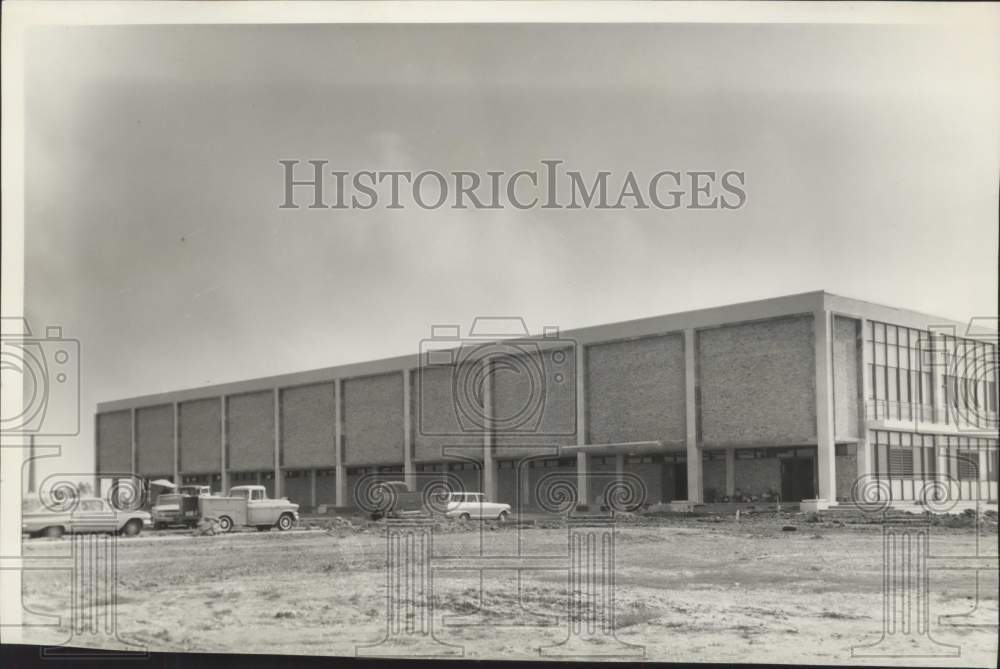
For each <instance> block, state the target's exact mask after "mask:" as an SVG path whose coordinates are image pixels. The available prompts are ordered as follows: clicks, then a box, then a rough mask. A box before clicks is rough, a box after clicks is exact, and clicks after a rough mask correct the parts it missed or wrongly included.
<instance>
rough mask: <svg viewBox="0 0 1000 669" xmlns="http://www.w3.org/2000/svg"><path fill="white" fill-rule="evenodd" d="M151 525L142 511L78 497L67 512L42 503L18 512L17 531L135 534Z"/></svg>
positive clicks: (56, 534)
mask: <svg viewBox="0 0 1000 669" xmlns="http://www.w3.org/2000/svg"><path fill="white" fill-rule="evenodd" d="M152 524H153V520H152V516H151V515H150V514H149V513H148V512H146V511H139V510H135V511H130V510H123V509H116V508H114V507H113V506H111V505H110V504H108V503H107V502H106V501H105V500H103V499H100V498H97V497H94V498H83V499H80V500H79V501H78V502H77V505H76V507H75V508H73V509H72V510H68V511H61V510H52V509H48V508H46V507H44V506H43V507H39V508H36V509H33V510H30V511H28V510H26V511H25V512H23V513H22V514H21V532H23V533H25V534H27V535H29V536H33V537H37V536H45V537H61V536H62V535H63V534H64V533H70V534H94V533H105V532H107V533H115V534H124V535H126V536H135V535H137V534H139V533H140V532H142V528H144V527H149V526H151V525H152Z"/></svg>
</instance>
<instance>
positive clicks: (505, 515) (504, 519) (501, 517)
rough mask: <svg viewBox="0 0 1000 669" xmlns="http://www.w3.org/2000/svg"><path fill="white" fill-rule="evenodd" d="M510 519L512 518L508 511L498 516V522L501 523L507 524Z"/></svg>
mask: <svg viewBox="0 0 1000 669" xmlns="http://www.w3.org/2000/svg"><path fill="white" fill-rule="evenodd" d="M509 517H510V514H509V513H507V512H506V511H501V512H500V515H498V516H497V520H499V521H500V522H501V523H506V522H507V519H508V518H509Z"/></svg>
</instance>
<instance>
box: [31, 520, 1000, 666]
mask: <svg viewBox="0 0 1000 669" xmlns="http://www.w3.org/2000/svg"><path fill="white" fill-rule="evenodd" d="M789 524H792V525H794V526H795V527H796V530H795V531H782V526H783V525H789ZM471 525H472V526H470V527H467V528H464V529H458V528H457V527H449V528H445V531H436V532H435V534H434V536H433V547H432V552H433V555H434V556H435V557H434V560H432V564H434V566H435V568H434V571H433V583H432V587H431V590H432V595H431V600H432V603H433V623H432V627H433V635H434V637H435V638H436V640H437V642H438V643H436V644H432V645H431V647H430V650H429V651H427V652H429V653H431V654H441V655H453V656H464V657H466V658H500V659H529V658H538V657H540V651H539V649H540V648H544V647H548V646H555V645H557V644H559V643H560V642H562V641H564V640H566V639H567V638H568V636H569V629H570V627H569V623H570V621H571V620H572V619H575V616H570V617H569V618H568V617H567V613H568V609H567V601H568V598H567V594H568V571H567V569H566V565H567V564H568V563H567V561H566V560H565V559H563V557H561V556H565V555H566V554H567V551H568V549H567V545H568V541H569V534H568V532H569V530H567V529H566V528H563V527H560V526H559V525H558V524H557V523H552V524H550V525H551V526H549V527H544V528H537V527H535V528H517V527H512V526H507V527H504V528H500V529H493V528H485V529H484V528H480V527H479V526H478V524H475V523H473V524H471ZM481 530H482V531H481ZM977 544H978V548H977ZM70 545H71V544H70V541H69V540H67V539H65V538H64V539H57V540H51V539H36V540H28V541H25V544H24V553H25V555H26V557H28V558H29V560H30V559H32V558H39V557H40V556H43V555H66V554H67V553H68V551H69V546H70ZM117 545H118V560H117V562H118V592H117V603H116V613H117V617H116V620H117V625H118V637H119V638H120V639H122V640H124V641H127V642H128V643H132V644H135V645H136V647H138V648H147V649H148V650H151V651H211V652H226V651H230V652H241V653H282V654H307V655H355V654H356V653H358V652H359V647H361V646H364V645H367V644H377V643H378V642H379V641H380V640H382V639H383V638H385V637H386V634H387V600H386V588H387V570H386V556H387V553H386V538H385V534H384V529H383V528H380V527H378V526H369V527H368V528H367V529H350V528H346V527H343V526H340V525H338V526H337V527H336V528H334V529H329V530H323V529H312V530H296V531H292V532H289V533H277V532H270V533H257V532H240V533H236V534H230V535H224V536H206V537H194V536H189V535H187V534H184V533H161V534H155V533H154V534H144V535H142V536H140V537H135V538H127V539H120V540H119V541H118V542H117ZM519 546H520V548H519ZM615 547H616V566H615V569H614V578H615V587H614V607H613V608H614V610H615V627H616V637H617V639H618V641H615V640H614V639H613V638H609V637H607V636H601V635H599V634H598V638H596V639H594V640H593V643H592V645H590V646H585V647H584V650H582V651H579V652H583V653H600V654H605V655H607V654H610V659H615V657H616V655H617V656H618V657H622V658H627V659H643V658H645V659H647V660H658V661H687V662H761V663H765V662H773V663H802V664H880V665H884V664H900V665H926V666H982V667H993V666H996V663H997V627H996V625H997V616H998V604H997V590H998V583H997V572H996V571H995V564H996V563H995V556H996V555H997V534H996V525H995V524H993V525H992V526H991V527H990V528H987V529H983V530H981V531H980V533H979V536H978V537H977V533H976V531H975V530H973V529H968V528H965V529H954V528H948V527H934V528H933V529H932V531H931V544H930V554H931V556H932V558H931V559H930V562H929V564H930V566H931V568H932V570H931V571H930V584H929V588H930V593H931V599H930V602H931V603H930V638H927V637H923V636H920V635H918V634H909V635H906V634H895V635H890V636H889V637H888V638H889V640H890V641H895V642H896V644H895V645H894V646H892V647H887V646H880V647H879V648H881V649H886V648H888V650H884V652H883V654H888V655H889V656H888V657H885V656H883V657H875V658H867V659H866V658H864V657H857V656H855V655H852V648H854V650H855V652H863V651H862V649H861V648H858V647H860V646H863V645H868V644H874V643H875V642H877V641H878V640H879V639H880V637H881V636H882V629H883V571H882V570H883V559H882V555H883V536H882V532H881V529H880V528H879V527H878V526H874V525H871V526H863V525H859V526H852V525H847V526H841V525H836V524H832V523H824V522H820V523H806V522H803V519H802V516H801V514H800V515H799V516H798V517H797V518H795V519H789V518H780V517H777V518H769V519H743V520H741V521H740V522H736V520H735V519H734V518H732V517H727V518H724V519H723V518H720V519H712V518H698V519H694V518H692V519H683V520H679V519H676V518H674V519H659V520H655V521H642V522H636V521H633V522H629V523H626V524H623V525H620V526H617V527H616V529H615ZM518 550H520V554H521V555H522V556H554V557H550V558H547V559H541V560H537V559H536V560H535V562H536V563H537V564H535V567H538V568H537V569H532V570H522V571H521V572H519V573H520V581H521V583H520V591H521V596H520V598H519V597H518V594H517V593H518V572H514V571H512V570H503V569H499V570H496V571H486V572H479V571H470V570H468V569H466V570H465V571H461V570H457V569H455V568H454V564H455V561H454V559H453V560H452V561H451V562H449V561H448V560H447V559H444V558H442V559H439V558H438V556H446V555H450V556H456V555H458V556H474V555H479V554H480V553H484V554H487V555H493V556H497V555H506V556H512V555H517V554H518ZM977 551H978V554H979V555H981V556H982V555H987V556H989V555H992V556H993V560H994V561H993V562H992V564H993V566H994V570H993V571H989V570H987V571H982V572H980V577H979V584H978V601H979V610H978V612H977V614H976V615H975V616H973V617H972V618H971V622H973V623H985V625H982V624H980V625H978V626H977V625H971V626H970V625H966V626H961V625H954V624H942V623H947V622H963V621H964V622H969V620H970V619H959V620H957V621H955V620H952V621H948V620H941V619H940V618H939V617H940V616H947V615H960V614H965V613H969V612H971V611H973V610H974V609H975V608H976V601H977V584H976V576H975V574H976V571H975V570H970V569H962V567H968V566H969V564H970V561H969V560H967V559H966V556H975V555H976V554H977ZM942 556H943V557H942ZM527 559H528V558H522V560H527ZM38 562H39V560H35V561H34V562H33V563H38ZM983 562H984V560H978V561H975V560H974V561H972V563H978V564H980V565H981V564H983ZM985 562H986V563H987V564H990V563H991V561H990V560H989V559H987V560H985ZM467 564H469V563H467ZM517 564H518V559H514V558H509V557H508V558H507V562H506V563H505V566H507V567H513V566H516V565H517ZM460 566H461V565H460ZM501 566H504V565H501ZM466 567H467V565H466ZM414 573H418V570H415V571H414ZM483 574H485V576H484V575H483ZM70 590H71V585H70V572H67V571H29V572H25V575H24V604H25V608H26V609H28V610H30V611H31V612H33V613H34V614H40V615H32V616H29V617H30V618H31V619H32V620H33V621H35V622H41V623H45V622H47V621H48V619H45V618H42V617H41V616H42V615H45V614H48V615H61V616H63V617H62V620H61V624H60V626H58V627H35V628H29V629H28V630H27V632H26V638H25V641H26V642H29V643H37V644H46V643H48V644H62V643H66V641H67V640H68V639H70V638H72V639H73V642H72V643H73V645H103V646H112V647H115V646H117V647H122V648H124V647H125V646H123V645H121V644H115V643H111V642H108V640H107V639H104V640H97V639H96V637H93V636H88V635H86V634H84V635H76V636H73V637H71V636H70V633H69V621H70V619H69V618H68V612H69V611H70V608H69V606H70V600H69V593H70ZM481 592H482V593H484V595H483V597H482V600H481V597H480V593H481ZM401 597H402V598H403V599H404V600H406V599H407V595H406V593H405V591H404V592H403V594H402V595H401ZM519 599H520V601H519ZM404 615H405V612H404ZM407 620H419V619H418V618H417V619H414V618H407ZM404 623H405V621H404ZM990 625H992V626H990ZM426 639H427V637H424V636H421V635H417V641H419V640H426ZM921 641H922V642H924V644H925V646H926V647H929V648H930V649H931V653H932V654H938V653H948V652H952V653H957V655H955V656H953V657H948V656H938V657H927V658H917V657H913V656H912V655H913V654H914V653H915V652H916V650H917V649H919V648H921V646H920V642H921ZM619 642H623V643H619ZM629 644H631V645H629ZM379 648H381V649H389V648H390V647H389V646H385V645H383V646H380V647H379ZM414 648H415V650H416V649H418V648H421V646H414ZM360 652H362V653H363V652H365V651H364V649H361V651H360ZM374 652H375V654H383V653H381V652H379V651H378V650H376V651H374ZM385 652H386V653H388V650H385ZM543 652H547V651H543ZM634 653H641V655H635V654H634ZM542 657H545V655H542Z"/></svg>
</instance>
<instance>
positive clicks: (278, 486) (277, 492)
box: [274, 388, 285, 498]
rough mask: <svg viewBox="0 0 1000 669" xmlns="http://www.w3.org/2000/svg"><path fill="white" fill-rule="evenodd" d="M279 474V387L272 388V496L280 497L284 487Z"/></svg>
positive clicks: (282, 478)
mask: <svg viewBox="0 0 1000 669" xmlns="http://www.w3.org/2000/svg"><path fill="white" fill-rule="evenodd" d="M284 487H285V486H284V477H283V476H282V475H281V389H280V388H275V389H274V496H275V498H279V497H281V495H282V494H283V492H284V491H283V488H284Z"/></svg>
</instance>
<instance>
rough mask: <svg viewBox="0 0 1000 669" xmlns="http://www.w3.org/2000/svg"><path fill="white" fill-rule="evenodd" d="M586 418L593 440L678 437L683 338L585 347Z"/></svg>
mask: <svg viewBox="0 0 1000 669" xmlns="http://www.w3.org/2000/svg"><path fill="white" fill-rule="evenodd" d="M587 400H588V401H587V409H588V411H587V420H588V428H589V435H590V436H589V441H590V443H594V444H607V443H620V442H629V441H655V440H663V441H675V442H682V441H683V440H684V424H685V405H684V337H683V335H665V336H661V337H647V338H643V339H636V340H630V341H621V342H609V343H607V344H598V345H593V346H590V347H588V349H587Z"/></svg>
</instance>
